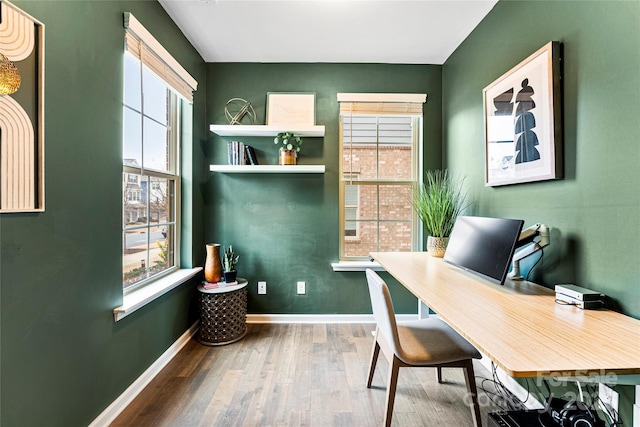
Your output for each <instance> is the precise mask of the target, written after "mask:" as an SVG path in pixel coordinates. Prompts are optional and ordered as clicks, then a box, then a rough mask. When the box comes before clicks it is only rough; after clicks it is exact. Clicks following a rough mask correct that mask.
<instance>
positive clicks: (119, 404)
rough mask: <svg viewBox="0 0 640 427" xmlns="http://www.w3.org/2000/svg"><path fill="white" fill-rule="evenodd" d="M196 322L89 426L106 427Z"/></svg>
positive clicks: (194, 329) (192, 332) (176, 349)
mask: <svg viewBox="0 0 640 427" xmlns="http://www.w3.org/2000/svg"><path fill="white" fill-rule="evenodd" d="M198 323H199V322H196V323H194V324H193V325H191V327H190V328H189V329H188V330H187V331H186V332H185V333H184V334H182V335H181V336H180V338H178V339H177V340H176V342H174V343H173V344H172V345H171V347H169V348H168V349H167V350H166V351H165V352H164V353H162V354H161V355H160V357H159V358H158V359H157V360H156V361H155V362H153V364H152V365H151V366H149V367H148V368H147V370H146V371H144V372H143V373H142V375H140V376H139V377H138V379H136V380H135V381H134V382H133V383H132V384H131V385H130V386H129V387H128V388H127V389H126V390H125V391H124V392H123V393H122V394H121V395H120V396H119V397H118V398H117V399H116V400H114V401H113V403H112V404H111V405H109V406H108V407H107V408H106V409H105V410H104V411H102V413H101V414H100V415H98V417H97V418H96V419H95V420H93V422H92V423H91V424H89V427H103V426H104V427H106V426H108V425H109V424H111V423H112V422H113V420H115V419H116V417H117V416H118V415H120V413H121V412H122V411H123V410H124V409H125V408H126V407H127V406H128V405H129V404H130V403H131V402H132V401H133V399H135V398H136V396H137V395H138V394H139V393H140V392H141V391H142V390H143V389H144V388H145V387H146V386H147V384H149V383H150V382H151V380H153V379H154V378H155V377H156V375H158V374H159V373H160V371H162V369H163V368H164V367H165V366H166V365H167V364H168V363H169V362H170V361H171V359H173V358H174V357H175V356H176V355H177V354H178V352H180V350H181V349H182V347H184V346H185V344H187V343H188V342H189V340H190V339H191V337H192V336H194V335H195V333H196V332H197V331H198Z"/></svg>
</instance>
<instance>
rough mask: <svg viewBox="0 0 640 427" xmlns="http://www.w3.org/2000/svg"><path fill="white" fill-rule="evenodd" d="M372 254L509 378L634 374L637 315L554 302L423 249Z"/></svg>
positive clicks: (639, 347)
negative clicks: (487, 278)
mask: <svg viewBox="0 0 640 427" xmlns="http://www.w3.org/2000/svg"><path fill="white" fill-rule="evenodd" d="M371 256H372V257H373V258H374V259H375V260H376V261H378V262H379V263H380V264H381V265H382V266H383V267H384V268H385V270H386V271H388V272H389V273H390V274H391V275H393V276H394V277H395V278H396V279H397V280H398V281H399V282H400V283H402V284H403V285H404V286H405V287H406V288H407V289H408V290H409V291H411V293H413V294H414V295H415V296H416V297H418V299H420V300H421V301H423V302H424V303H425V304H426V305H427V306H429V308H431V309H432V310H433V311H435V312H436V313H437V314H438V315H439V316H440V317H441V318H442V319H443V320H444V321H446V322H447V323H448V324H449V325H451V326H452V327H453V328H454V329H455V330H457V331H458V332H459V333H460V334H461V335H462V336H464V337H465V338H466V339H467V340H469V342H471V343H472V344H473V345H475V346H476V348H478V350H480V351H481V352H482V353H484V354H485V355H487V356H488V357H489V358H491V359H492V360H493V361H494V362H495V363H496V364H497V365H498V366H500V367H501V368H502V369H503V370H504V371H505V372H506V373H507V374H509V375H511V376H512V377H534V376H545V377H546V376H561V377H570V376H571V377H573V376H579V377H580V376H586V377H590V376H601V377H602V376H606V377H607V378H609V382H614V381H615V379H616V376H617V375H621V374H639V373H640V320H637V319H634V318H632V317H628V316H624V315H622V314H620V313H616V312H614V311H610V310H581V309H579V308H576V307H574V306H567V305H565V306H563V305H559V304H556V303H555V292H554V291H553V290H550V289H548V288H545V287H543V286H539V285H536V284H534V283H531V282H526V281H521V282H517V281H511V280H509V279H507V281H506V282H505V285H504V286H500V285H497V284H494V283H492V282H490V281H488V280H485V279H483V278H481V277H479V276H476V275H473V274H471V273H469V272H466V271H464V270H461V269H459V268H457V267H454V266H452V265H449V264H447V263H445V262H444V261H442V259H440V258H434V257H432V256H430V255H428V254H427V253H426V252H376V253H372V254H371ZM634 378H635V377H634Z"/></svg>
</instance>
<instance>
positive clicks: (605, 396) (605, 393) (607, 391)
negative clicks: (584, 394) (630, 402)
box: [598, 383, 618, 416]
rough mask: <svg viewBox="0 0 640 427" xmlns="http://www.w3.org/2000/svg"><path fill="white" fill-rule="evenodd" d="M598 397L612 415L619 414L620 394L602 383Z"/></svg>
mask: <svg viewBox="0 0 640 427" xmlns="http://www.w3.org/2000/svg"><path fill="white" fill-rule="evenodd" d="M598 397H599V398H600V400H601V403H602V405H604V407H605V408H606V409H609V412H610V413H611V414H612V415H614V416H615V414H617V413H618V393H616V391H615V390H614V389H612V388H611V387H609V386H607V385H605V384H602V383H601V384H599V386H598Z"/></svg>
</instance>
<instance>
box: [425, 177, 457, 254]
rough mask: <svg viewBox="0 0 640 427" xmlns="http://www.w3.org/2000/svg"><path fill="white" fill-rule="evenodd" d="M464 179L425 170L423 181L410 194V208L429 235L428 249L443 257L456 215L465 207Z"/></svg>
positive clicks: (431, 252)
mask: <svg viewBox="0 0 640 427" xmlns="http://www.w3.org/2000/svg"><path fill="white" fill-rule="evenodd" d="M463 182H464V179H461V180H455V179H453V178H452V177H451V175H450V174H449V173H448V172H447V171H446V170H444V171H442V170H435V171H427V173H426V182H425V183H424V184H423V185H422V186H420V187H418V188H417V189H416V191H415V194H414V197H413V208H414V210H415V211H416V213H417V214H418V217H419V218H420V220H421V221H422V224H423V225H424V229H425V231H426V232H427V233H428V234H429V237H428V238H427V252H429V253H430V254H431V255H433V256H436V257H443V256H444V253H445V250H446V249H447V243H448V242H449V235H450V234H451V230H452V229H453V224H454V223H455V222H456V218H457V217H458V215H459V214H460V213H461V212H462V210H463V209H464V208H465V207H466V205H465V199H466V193H465V192H464V191H463V189H462V184H463Z"/></svg>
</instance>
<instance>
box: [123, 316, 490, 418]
mask: <svg viewBox="0 0 640 427" xmlns="http://www.w3.org/2000/svg"><path fill="white" fill-rule="evenodd" d="M248 328H249V330H248V333H247V336H246V337H245V338H244V339H243V340H242V341H239V342H237V343H234V344H230V345H226V346H220V347H207V346H203V345H201V344H199V343H198V342H197V341H196V340H195V339H193V340H191V341H190V342H189V343H188V344H187V345H186V346H185V347H184V348H183V349H182V350H181V351H180V353H179V354H178V355H177V356H176V357H175V358H174V359H173V360H172V361H171V362H170V363H169V364H168V365H167V366H166V367H165V369H164V370H163V371H162V372H161V373H160V374H159V375H158V376H157V377H156V378H155V379H154V380H153V381H152V382H151V383H150V384H149V385H148V386H147V387H146V388H145V389H144V390H143V392H142V393H140V394H139V395H138V396H137V398H136V399H135V400H134V401H133V402H132V403H131V404H130V405H129V406H128V407H127V408H126V409H125V410H124V411H123V412H122V413H121V414H120V416H119V417H118V418H117V419H116V420H115V421H114V422H113V423H112V424H111V425H112V426H113V427H121V426H127V427H129V426H170V427H174V426H184V427H192V426H310V427H316V426H317V427H324V426H347V427H356V426H357V427H364V426H376V427H378V426H380V425H382V421H383V412H384V400H385V394H386V387H385V383H386V380H387V372H388V369H389V365H388V363H387V361H386V360H385V358H384V356H380V359H379V361H378V367H377V368H376V373H375V377H374V380H373V387H372V388H371V389H367V388H366V381H367V368H368V363H369V356H370V351H371V346H372V343H373V337H372V335H371V331H372V330H373V328H374V326H373V325H372V324H329V325H326V324H317V325H308V324H290V325H280V324H250V325H248ZM475 368H476V375H483V376H486V371H485V370H484V369H483V368H482V367H481V366H480V365H479V364H477V365H476V366H475ZM443 377H444V380H445V381H446V382H445V383H444V384H438V382H437V380H436V371H435V369H433V368H431V369H430V368H411V369H401V370H400V375H399V380H398V389H397V394H396V401H395V407H394V415H393V425H394V426H403V427H404V426H448V427H451V426H455V427H459V426H460V427H462V426H471V425H472V421H471V411H470V410H469V408H468V407H467V406H466V404H465V398H464V396H465V394H466V387H465V384H464V376H463V374H462V370H460V369H445V370H444V374H443ZM479 393H480V404H481V410H482V422H483V425H486V417H487V415H486V414H487V411H491V410H493V409H492V408H487V406H486V401H487V399H486V398H484V396H483V395H482V392H481V391H480V392H479ZM483 403H485V405H483Z"/></svg>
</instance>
